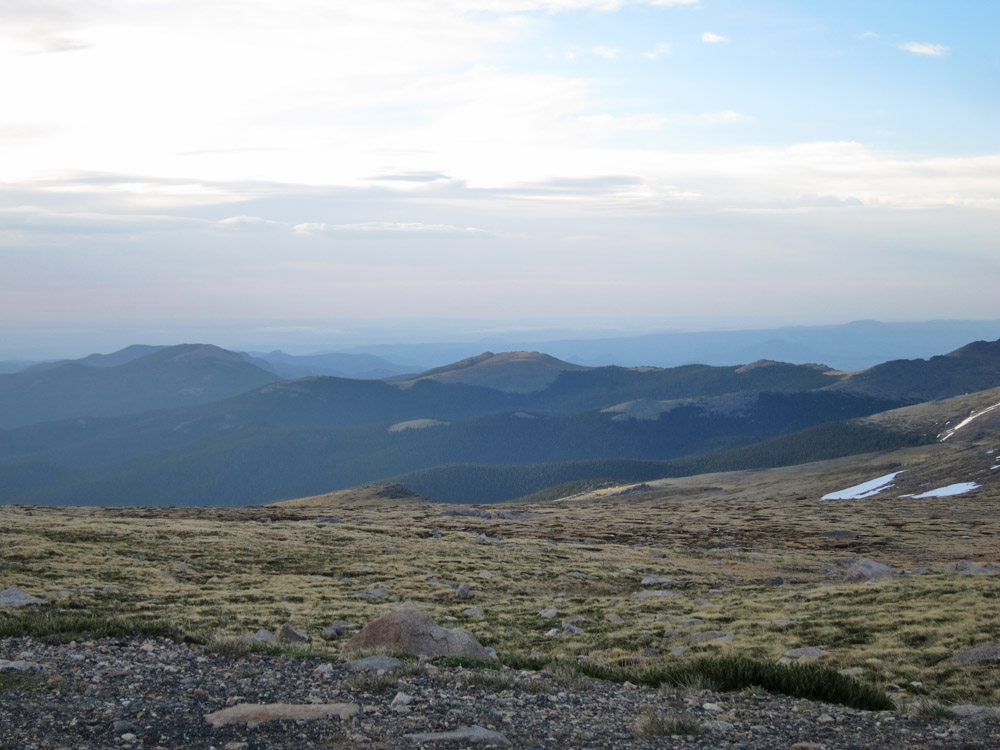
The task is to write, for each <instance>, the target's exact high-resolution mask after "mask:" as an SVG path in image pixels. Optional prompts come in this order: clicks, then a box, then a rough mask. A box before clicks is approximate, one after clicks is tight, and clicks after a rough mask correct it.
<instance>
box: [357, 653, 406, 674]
mask: <svg viewBox="0 0 1000 750" xmlns="http://www.w3.org/2000/svg"><path fill="white" fill-rule="evenodd" d="M402 666H403V662H401V661H400V660H399V659H397V658H396V657H394V656H389V655H387V654H374V655H372V656H366V657H364V658H363V659H354V660H352V661H349V662H347V668H348V669H350V670H351V671H352V672H394V671H396V670H397V669H399V668H401V667H402Z"/></svg>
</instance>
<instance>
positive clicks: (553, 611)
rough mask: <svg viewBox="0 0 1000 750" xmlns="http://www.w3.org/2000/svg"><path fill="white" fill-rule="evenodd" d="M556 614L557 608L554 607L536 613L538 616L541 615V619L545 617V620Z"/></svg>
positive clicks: (557, 612)
mask: <svg viewBox="0 0 1000 750" xmlns="http://www.w3.org/2000/svg"><path fill="white" fill-rule="evenodd" d="M558 614H559V610H558V609H555V608H554V607H550V608H549V609H543V610H542V611H541V612H539V613H538V616H539V617H541V618H542V619H545V620H551V619H552V618H553V617H555V616H556V615H558Z"/></svg>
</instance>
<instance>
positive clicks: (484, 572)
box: [479, 570, 493, 580]
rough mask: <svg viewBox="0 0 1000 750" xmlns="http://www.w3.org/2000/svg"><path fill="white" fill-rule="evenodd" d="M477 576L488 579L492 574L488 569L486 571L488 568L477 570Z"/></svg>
mask: <svg viewBox="0 0 1000 750" xmlns="http://www.w3.org/2000/svg"><path fill="white" fill-rule="evenodd" d="M479 577H480V578H486V579H487V580H489V579H491V578H493V574H492V573H491V572H490V571H488V570H480V571H479Z"/></svg>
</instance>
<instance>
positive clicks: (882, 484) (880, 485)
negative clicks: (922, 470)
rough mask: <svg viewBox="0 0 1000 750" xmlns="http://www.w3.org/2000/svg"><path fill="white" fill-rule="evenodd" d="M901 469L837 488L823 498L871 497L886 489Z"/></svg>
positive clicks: (858, 498) (855, 498)
mask: <svg viewBox="0 0 1000 750" xmlns="http://www.w3.org/2000/svg"><path fill="white" fill-rule="evenodd" d="M902 473H903V472H902V471H894V472H893V473H892V474H886V475H885V476H882V477H878V478H877V479H872V480H871V481H868V482H863V483H862V484H856V485H854V486H853V487H848V488H847V489H846V490H839V491H838V492H830V493H829V494H826V495H823V498H822V499H823V500H860V499H862V498H865V497H872V496H874V495H877V494H878V493H880V492H882V491H883V490H887V489H889V488H890V487H892V484H890V482H892V480H893V479H895V478H896V477H898V476H899V475H900V474H902Z"/></svg>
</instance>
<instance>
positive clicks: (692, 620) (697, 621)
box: [677, 617, 705, 628]
mask: <svg viewBox="0 0 1000 750" xmlns="http://www.w3.org/2000/svg"><path fill="white" fill-rule="evenodd" d="M677 624H678V625H681V626H683V627H685V628H693V627H696V626H698V625H704V624H705V621H704V620H702V619H701V618H700V617H689V618H687V619H686V620H681V621H680V622H679V623H677Z"/></svg>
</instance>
